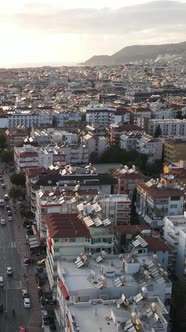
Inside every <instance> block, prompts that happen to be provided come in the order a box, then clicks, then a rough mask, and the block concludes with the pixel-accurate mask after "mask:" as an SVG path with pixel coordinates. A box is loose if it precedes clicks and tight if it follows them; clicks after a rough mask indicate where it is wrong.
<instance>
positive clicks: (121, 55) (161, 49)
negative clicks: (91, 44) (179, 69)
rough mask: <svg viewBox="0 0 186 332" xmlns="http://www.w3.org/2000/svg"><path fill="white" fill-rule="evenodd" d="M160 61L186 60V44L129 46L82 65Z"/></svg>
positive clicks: (93, 58)
mask: <svg viewBox="0 0 186 332" xmlns="http://www.w3.org/2000/svg"><path fill="white" fill-rule="evenodd" d="M160 59H175V60H177V59H186V42H182V43H178V44H163V45H134V46H127V47H124V48H123V49H122V50H120V51H119V52H117V53H115V54H113V55H111V56H108V55H96V56H93V57H92V58H90V59H89V60H87V61H85V62H84V63H82V65H87V66H91V65H120V64H125V63H130V62H136V61H148V60H153V61H158V60H160Z"/></svg>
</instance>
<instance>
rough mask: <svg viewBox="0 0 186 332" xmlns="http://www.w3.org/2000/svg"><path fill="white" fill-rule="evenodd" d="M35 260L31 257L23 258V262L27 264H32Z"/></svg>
mask: <svg viewBox="0 0 186 332" xmlns="http://www.w3.org/2000/svg"><path fill="white" fill-rule="evenodd" d="M35 262H36V261H35V259H33V258H25V259H24V264H27V265H29V264H34V263H35Z"/></svg>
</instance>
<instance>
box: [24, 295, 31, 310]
mask: <svg viewBox="0 0 186 332" xmlns="http://www.w3.org/2000/svg"><path fill="white" fill-rule="evenodd" d="M24 308H26V309H27V308H31V302H30V298H29V297H24Z"/></svg>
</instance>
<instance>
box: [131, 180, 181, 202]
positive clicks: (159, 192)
mask: <svg viewBox="0 0 186 332" xmlns="http://www.w3.org/2000/svg"><path fill="white" fill-rule="evenodd" d="M137 188H139V189H142V190H144V191H145V192H147V194H149V195H150V196H152V197H155V198H156V197H159V198H161V197H173V196H175V197H176V196H178V197H179V196H180V197H183V196H184V193H183V192H182V191H181V190H179V189H174V188H157V187H156V186H151V187H148V186H147V185H146V184H145V183H144V182H142V183H139V184H138V185H137Z"/></svg>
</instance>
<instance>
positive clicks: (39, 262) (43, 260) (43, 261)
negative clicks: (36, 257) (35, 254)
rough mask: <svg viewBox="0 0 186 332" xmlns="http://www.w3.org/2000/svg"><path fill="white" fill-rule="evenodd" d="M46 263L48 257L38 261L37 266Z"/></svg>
mask: <svg viewBox="0 0 186 332" xmlns="http://www.w3.org/2000/svg"><path fill="white" fill-rule="evenodd" d="M45 263H46V259H45V258H44V259H42V260H41V261H38V262H37V266H45Z"/></svg>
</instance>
